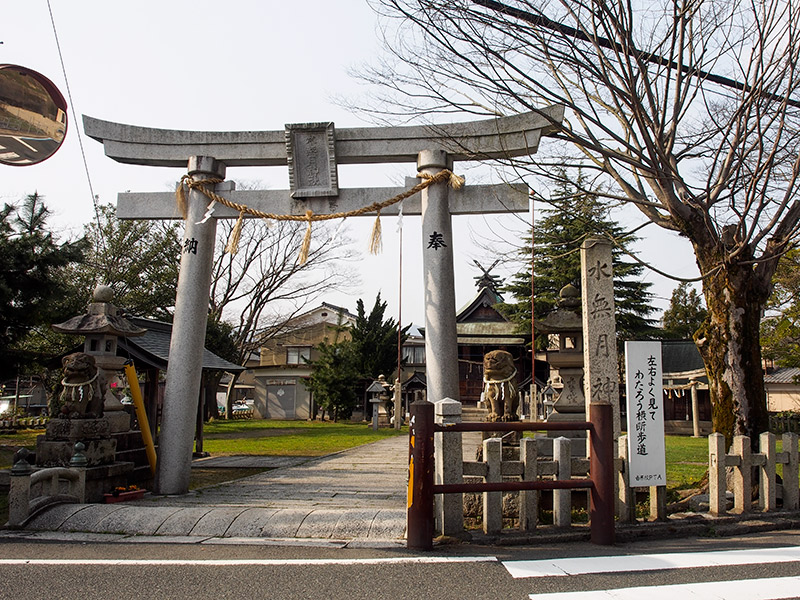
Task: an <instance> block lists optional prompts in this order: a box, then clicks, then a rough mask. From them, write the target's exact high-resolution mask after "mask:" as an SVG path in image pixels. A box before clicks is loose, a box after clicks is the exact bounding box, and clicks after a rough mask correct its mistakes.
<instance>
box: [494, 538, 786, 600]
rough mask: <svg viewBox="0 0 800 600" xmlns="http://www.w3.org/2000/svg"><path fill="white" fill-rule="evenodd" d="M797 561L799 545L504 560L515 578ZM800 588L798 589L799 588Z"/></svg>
mask: <svg viewBox="0 0 800 600" xmlns="http://www.w3.org/2000/svg"><path fill="white" fill-rule="evenodd" d="M798 561H800V546H788V547H783V548H758V549H753V550H722V551H714V552H680V553H678V552H674V553H668V554H635V555H622V556H586V557H581V558H562V559H545V560H518V561H503V566H505V568H506V569H507V570H508V572H509V573H510V574H511V576H512V577H514V578H515V579H519V578H525V577H563V576H566V575H585V574H589V573H619V572H632V571H657V570H662V569H690V568H695V567H716V566H731V565H752V564H760V563H785V562H798ZM799 592H800V590H799Z"/></svg>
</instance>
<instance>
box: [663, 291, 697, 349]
mask: <svg viewBox="0 0 800 600" xmlns="http://www.w3.org/2000/svg"><path fill="white" fill-rule="evenodd" d="M707 315H708V312H707V311H706V308H705V305H704V304H703V297H702V296H701V295H700V294H698V293H697V290H695V289H694V288H691V287H689V284H688V283H686V282H685V281H684V282H681V283H680V285H678V287H676V288H675V289H674V290H673V291H672V298H670V302H669V308H667V310H665V311H664V315H663V317H662V325H663V327H664V333H663V335H664V337H666V338H675V339H684V340H685V339H691V337H692V336H693V335H694V332H695V331H697V330H698V329H700V326H701V325H702V324H703V321H705V319H706V316H707Z"/></svg>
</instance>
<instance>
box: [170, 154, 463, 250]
mask: <svg viewBox="0 0 800 600" xmlns="http://www.w3.org/2000/svg"><path fill="white" fill-rule="evenodd" d="M417 177H418V178H420V179H422V181H421V182H419V183H418V184H417V185H415V186H414V187H412V188H410V189H408V190H406V191H405V192H403V193H401V194H398V195H397V196H394V197H392V198H389V199H388V200H384V201H382V202H373V203H372V204H370V205H368V206H363V207H361V208H358V209H356V210H351V211H347V212H338V213H332V214H319V215H315V214H314V213H313V212H312V211H311V210H307V211H306V214H305V215H280V214H275V213H267V212H263V211H260V210H256V209H255V208H251V207H249V206H247V205H245V204H239V203H237V202H232V201H230V200H228V199H226V198H224V197H222V196H220V195H219V194H217V193H216V192H215V191H214V190H213V189H211V186H214V185H216V184H217V183H221V182H222V181H223V180H222V179H216V178H210V179H199V180H198V179H194V178H193V177H192V176H191V175H184V176H183V177H182V178H181V180H180V183H179V184H178V188H177V190H176V191H175V197H176V201H177V204H178V210H179V211H180V213H181V215H182V216H183V218H184V220H185V219H186V218H187V201H186V192H187V190H197V191H199V192H201V193H202V194H203V195H205V196H206V197H207V198H208V199H209V200H211V202H212V204H213V203H214V202H217V203H219V204H222V205H223V206H227V207H228V208H231V209H233V210H235V211H237V212H238V213H239V218H238V219H237V221H236V225H234V228H233V231H232V232H231V236H230V239H229V240H228V245H227V247H226V248H225V251H226V252H229V253H231V254H236V252H237V251H238V249H239V240H240V239H241V234H242V225H243V221H244V216H245V215H246V214H247V215H250V216H253V217H258V218H261V219H271V220H273V221H305V222H306V223H308V227H307V228H306V234H305V237H304V238H303V243H302V244H301V246H300V257H299V261H300V264H304V263H305V262H306V260H308V252H309V249H310V247H311V224H312V223H313V222H315V221H329V220H332V219H344V218H347V217H357V216H360V215H364V214H367V213H371V212H376V213H377V216H376V219H375V225H374V226H373V228H372V236H371V238H370V244H369V250H370V252H371V253H372V254H377V253H378V252H380V249H381V224H380V218H381V209H383V208H386V207H387V206H391V205H392V204H396V203H398V202H401V201H402V200H405V199H406V198H408V197H410V196H413V195H414V194H416V193H418V192H421V191H422V190H424V189H425V188H427V187H428V186H431V185H433V184H434V183H439V182H442V181H445V180H447V182H448V183H449V185H450V187H452V188H453V189H454V190H458V189H461V188H462V187H463V186H464V178H463V177H461V176H459V175H456V174H455V173H453V172H452V171H450V170H448V169H443V170H441V171H439V172H438V173H436V174H435V175H428V174H427V173H417ZM209 208H210V207H209ZM206 214H208V213H206Z"/></svg>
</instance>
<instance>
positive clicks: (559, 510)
mask: <svg viewBox="0 0 800 600" xmlns="http://www.w3.org/2000/svg"><path fill="white" fill-rule="evenodd" d="M571 448H572V445H571V444H570V440H569V439H567V438H565V437H557V438H556V439H554V440H553V461H555V463H556V479H557V480H559V481H566V480H568V479H572V452H571ZM553 525H555V526H556V527H569V526H570V525H572V492H571V491H570V490H553Z"/></svg>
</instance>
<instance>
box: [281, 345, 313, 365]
mask: <svg viewBox="0 0 800 600" xmlns="http://www.w3.org/2000/svg"><path fill="white" fill-rule="evenodd" d="M310 359H311V348H309V347H308V346H290V347H288V348H286V364H287V365H304V364H306V362H307V361H309V360H310Z"/></svg>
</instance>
